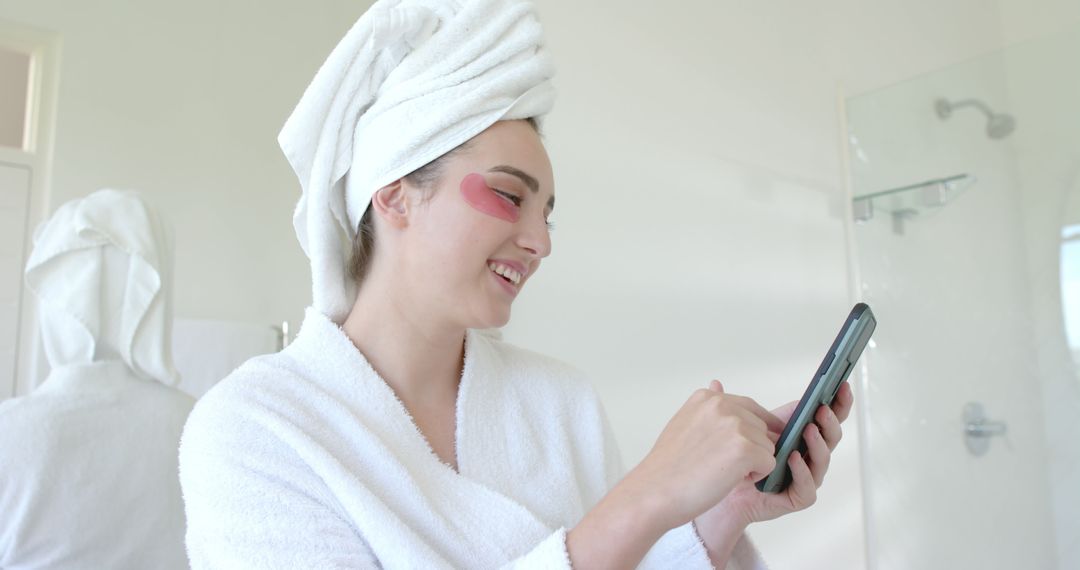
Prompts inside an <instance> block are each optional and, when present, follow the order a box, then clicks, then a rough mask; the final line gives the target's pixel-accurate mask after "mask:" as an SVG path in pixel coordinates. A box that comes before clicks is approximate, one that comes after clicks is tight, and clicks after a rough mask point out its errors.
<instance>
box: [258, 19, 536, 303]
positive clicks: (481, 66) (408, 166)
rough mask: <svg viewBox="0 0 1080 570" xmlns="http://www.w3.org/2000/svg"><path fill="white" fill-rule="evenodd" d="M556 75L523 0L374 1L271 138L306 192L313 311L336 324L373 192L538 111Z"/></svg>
mask: <svg viewBox="0 0 1080 570" xmlns="http://www.w3.org/2000/svg"><path fill="white" fill-rule="evenodd" d="M553 73H554V68H553V66H552V64H551V60H550V57H549V55H548V54H547V51H546V50H545V49H544V42H543V33H542V29H541V26H540V23H539V21H538V20H537V18H536V14H535V12H534V10H533V6H532V3H530V2H525V1H523V0H468V1H462V2H447V1H445V0H379V1H378V2H376V3H375V4H374V5H373V6H372V7H371V8H370V9H369V10H368V11H367V12H366V13H365V14H364V15H363V16H362V17H361V18H360V19H359V20H358V21H357V22H356V24H355V25H353V27H352V29H350V30H349V32H348V33H347V34H346V35H345V38H344V39H342V40H341V42H340V43H339V44H338V45H337V47H336V48H334V51H333V52H332V53H331V54H330V57H329V58H327V60H326V62H325V63H323V65H322V67H321V68H320V69H319V71H318V73H317V74H316V75H315V79H314V80H312V82H311V85H309V86H308V88H307V90H306V91H305V92H304V96H303V97H302V98H301V100H300V102H299V104H297V106H296V109H295V110H294V111H293V113H292V115H291V116H290V117H289V119H288V121H286V123H285V126H284V128H282V130H281V134H280V135H279V137H278V142H279V143H280V144H281V148H282V150H283V151H284V152H285V156H286V157H287V158H288V160H289V163H290V164H291V165H292V167H293V170H295V171H296V174H297V176H298V177H299V179H300V184H301V186H302V188H303V195H302V196H301V198H300V201H299V203H298V204H297V206H296V211H295V213H294V214H293V225H294V226H295V228H296V235H297V238H299V240H300V245H301V246H302V247H303V248H304V253H306V254H307V256H308V258H310V260H311V269H312V289H313V291H312V296H313V306H314V307H315V308H316V309H318V310H319V311H320V312H322V313H323V314H325V315H327V316H328V317H330V318H331V319H332V320H334V321H336V322H341V321H342V320H343V319H344V317H345V316H346V315H347V314H348V312H349V309H351V308H352V303H353V301H354V300H355V295H356V290H355V285H354V284H353V283H352V280H351V278H350V277H349V275H348V272H347V270H346V267H347V261H348V256H349V251H350V250H349V247H350V243H351V241H352V238H353V236H354V235H355V233H356V228H357V225H358V224H359V222H360V217H361V216H362V215H363V213H364V210H365V209H366V208H367V206H368V203H369V202H370V199H371V195H372V194H373V193H374V192H375V191H376V190H378V189H379V188H381V187H383V186H385V185H387V184H389V183H391V182H393V181H395V180H398V179H400V178H402V177H404V176H405V175H407V174H409V173H411V172H413V171H414V170H416V169H418V168H420V167H421V166H423V165H425V164H427V163H428V162H431V161H432V160H434V159H436V158H438V157H440V156H442V155H443V154H445V153H447V152H449V151H451V150H453V149H454V148H456V147H457V146H459V145H461V144H462V143H464V142H466V141H468V140H469V139H471V138H472V137H474V136H476V135H477V134H479V133H481V132H482V131H483V130H484V129H486V128H488V127H489V126H491V125H492V124H494V123H495V122H497V121H499V120H503V119H525V118H531V117H534V118H539V117H541V116H542V115H544V114H546V113H547V112H548V111H549V110H550V109H551V106H552V104H553V102H554V89H553V88H552V86H551V84H550V82H549V79H550V78H551V76H552V75H553Z"/></svg>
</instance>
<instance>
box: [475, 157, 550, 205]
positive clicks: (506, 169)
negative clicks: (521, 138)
mask: <svg viewBox="0 0 1080 570" xmlns="http://www.w3.org/2000/svg"><path fill="white" fill-rule="evenodd" d="M488 172H502V173H503V174H509V175H511V176H516V177H518V178H520V179H521V181H522V182H524V183H525V185H526V186H528V187H529V190H531V191H532V193H533V194H536V193H537V192H540V183H539V182H537V181H536V179H535V178H533V177H532V176H530V175H529V173H528V172H525V171H523V170H520V169H518V168H514V167H513V166H509V165H506V164H500V165H498V166H495V167H493V168H491V169H489V170H488ZM547 206H548V209H549V210H552V211H554V210H555V197H554V196H552V197H551V199H550V200H548V203H547Z"/></svg>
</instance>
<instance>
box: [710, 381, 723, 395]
mask: <svg viewBox="0 0 1080 570" xmlns="http://www.w3.org/2000/svg"><path fill="white" fill-rule="evenodd" d="M709 389H710V390H712V391H713V392H719V393H721V394H723V393H724V385H723V384H721V383H720V381H719V380H713V381H712V382H709Z"/></svg>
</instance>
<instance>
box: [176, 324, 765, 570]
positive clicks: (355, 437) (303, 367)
mask: <svg viewBox="0 0 1080 570" xmlns="http://www.w3.org/2000/svg"><path fill="white" fill-rule="evenodd" d="M455 435H456V437H455V441H456V453H457V463H458V469H459V471H457V472H455V471H454V470H453V469H452V468H451V467H450V466H448V465H446V464H444V463H442V462H441V461H440V460H439V459H438V456H437V455H435V454H434V453H433V451H432V450H431V448H430V446H429V445H428V443H427V441H426V440H425V439H424V437H423V436H422V435H421V433H420V432H419V430H418V429H417V428H416V426H415V424H414V423H413V421H412V419H411V418H410V416H409V415H408V412H407V411H406V409H405V408H404V406H403V405H402V404H401V402H400V401H399V400H398V399H397V398H396V396H395V395H394V393H393V391H392V390H391V389H390V387H389V386H388V385H387V384H386V383H385V382H384V381H383V380H382V379H381V378H379V376H378V375H377V374H376V373H375V371H374V370H372V368H371V366H370V365H369V364H368V363H367V361H366V360H365V359H364V357H363V355H362V354H361V353H360V352H359V351H358V350H357V349H356V348H355V347H354V346H353V344H352V343H351V342H350V341H349V339H348V338H347V337H346V336H345V334H344V333H343V332H342V331H341V329H340V328H339V327H338V326H337V325H335V324H334V323H333V322H331V321H330V320H329V319H327V318H326V317H325V316H324V315H322V314H321V313H319V312H318V311H315V310H311V309H309V310H308V312H307V316H306V319H305V321H304V325H303V327H302V329H301V331H300V334H299V336H298V337H297V339H296V340H295V342H293V344H291V345H290V346H289V347H288V348H286V349H285V350H284V351H283V352H281V353H278V354H275V355H268V356H262V357H257V358H255V359H252V360H250V361H248V362H247V363H245V364H244V365H243V366H241V367H240V368H239V369H237V370H236V371H235V372H234V373H233V374H232V375H230V376H229V377H228V378H226V379H225V380H223V381H222V382H221V383H219V384H218V385H217V386H215V387H214V388H212V389H211V390H210V391H209V392H208V393H207V394H206V395H205V396H204V397H203V398H202V399H201V400H200V401H199V403H198V404H197V405H196V407H195V410H194V411H193V412H192V415H191V417H190V419H189V421H188V423H187V426H186V427H185V429H184V435H183V438H182V442H181V448H180V480H181V485H182V487H183V492H184V500H185V506H186V511H187V518H188V532H187V547H188V555H189V557H190V560H191V564H192V567H193V568H194V569H195V570H199V569H202V568H372V567H382V568H424V569H436V568H498V567H513V568H537V569H541V568H543V569H548V568H551V569H558V568H566V569H568V568H569V567H570V562H569V557H568V555H567V551H566V532H567V530H568V529H570V528H572V527H573V526H574V525H575V524H577V522H578V521H580V520H581V518H582V517H583V516H584V514H585V513H586V511H587V510H588V509H590V508H591V507H592V506H594V505H595V504H596V503H597V502H598V501H599V500H600V499H601V497H603V496H604V494H605V493H606V492H607V491H608V490H609V489H610V488H611V486H612V485H613V484H614V483H615V482H617V480H618V479H619V478H620V476H621V475H622V467H621V465H620V460H619V456H618V451H617V449H616V447H615V444H614V441H613V439H612V435H611V432H610V429H609V428H608V425H607V422H606V420H605V418H604V413H603V410H602V407H601V405H600V402H599V400H598V399H597V397H596V395H595V394H594V393H593V391H592V390H591V388H590V387H589V385H588V384H587V383H586V382H584V381H583V380H582V378H581V376H580V374H579V373H578V372H577V371H575V370H574V369H572V368H570V367H569V366H567V365H565V364H562V363H560V362H558V361H556V360H553V359H551V358H548V357H545V356H542V355H539V354H536V353H533V352H529V351H526V350H523V349H520V348H517V347H514V346H512V345H510V344H507V343H504V342H502V341H498V340H495V339H494V338H492V337H490V336H487V335H485V334H482V333H479V332H476V331H469V332H468V334H467V336H466V343H465V365H464V370H463V373H462V379H461V384H460V387H459V392H458V400H457V428H456V434H455ZM736 558H737V559H741V560H742V562H744V564H743V565H741V566H739V567H741V568H755V567H759V564H760V561H758V560H757V557H756V554H755V553H754V552H753V549H752V547H751V546H750V545H749V544H748V543H747V541H745V540H742V541H740V543H739V546H738V547H737V549H736ZM642 567H644V568H686V569H694V568H712V566H711V564H710V562H709V559H708V555H707V553H706V551H705V549H704V547H703V545H702V543H701V541H700V539H699V538H698V536H697V534H696V533H695V531H694V529H693V527H692V526H691V525H686V526H683V527H680V528H677V529H674V530H672V531H670V532H668V533H667V534H666V535H664V537H663V538H662V539H661V540H660V541H659V542H658V543H657V544H656V545H655V546H654V547H653V549H652V550H651V551H650V552H649V554H648V556H647V557H646V559H645V560H644V561H643V563H642ZM732 567H735V565H734V564H733V565H732Z"/></svg>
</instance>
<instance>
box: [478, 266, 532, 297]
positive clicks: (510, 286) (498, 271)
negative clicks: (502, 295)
mask: <svg viewBox="0 0 1080 570" xmlns="http://www.w3.org/2000/svg"><path fill="white" fill-rule="evenodd" d="M487 265H488V270H489V271H491V273H492V277H493V278H495V280H497V281H498V282H499V284H500V285H501V286H502V287H503V288H504V289H505V290H506V291H508V292H510V293H512V294H514V295H517V292H518V291H519V290H520V289H521V286H522V285H523V284H524V283H525V278H526V276H527V275H528V270H527V269H526V267H525V264H523V263H521V262H519V261H514V260H512V259H489V260H488V262H487Z"/></svg>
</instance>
